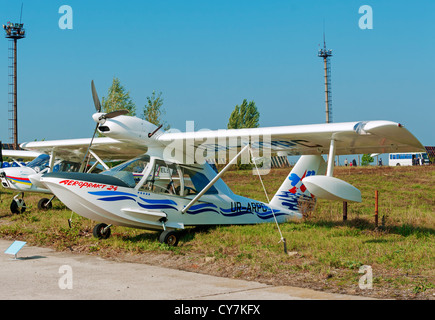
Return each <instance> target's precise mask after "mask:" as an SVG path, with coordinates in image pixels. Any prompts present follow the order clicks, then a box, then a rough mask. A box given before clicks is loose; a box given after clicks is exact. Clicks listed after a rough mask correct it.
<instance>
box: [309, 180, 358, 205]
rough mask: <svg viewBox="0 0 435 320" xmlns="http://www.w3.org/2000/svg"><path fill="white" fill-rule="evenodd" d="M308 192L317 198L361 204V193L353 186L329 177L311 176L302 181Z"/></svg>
mask: <svg viewBox="0 0 435 320" xmlns="http://www.w3.org/2000/svg"><path fill="white" fill-rule="evenodd" d="M302 182H303V184H304V185H305V186H306V187H307V189H308V191H309V192H310V193H311V194H313V195H315V196H316V197H317V198H321V199H326V200H340V201H353V202H361V201H362V200H361V191H359V190H358V189H357V188H355V187H354V186H353V185H351V184H349V183H347V182H345V181H343V180H340V179H337V178H334V177H329V176H309V177H306V178H304V179H303V180H302Z"/></svg>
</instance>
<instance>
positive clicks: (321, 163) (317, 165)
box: [270, 155, 326, 212]
mask: <svg viewBox="0 0 435 320" xmlns="http://www.w3.org/2000/svg"><path fill="white" fill-rule="evenodd" d="M325 168H326V163H325V160H323V158H322V156H320V155H319V156H313V155H307V156H301V157H300V159H299V161H298V162H297V163H296V165H295V166H294V167H293V169H292V171H291V172H290V173H289V175H288V176H287V177H286V178H285V180H284V182H283V183H282V185H281V187H280V188H279V189H278V191H277V193H276V194H275V196H274V197H273V198H272V200H271V201H270V205H272V206H274V207H283V208H284V209H288V210H292V211H297V212H301V205H302V204H303V203H304V202H310V203H313V199H314V198H313V196H312V195H311V193H310V192H309V191H308V190H307V188H306V187H305V185H304V184H303V183H302V179H304V178H306V177H309V176H314V175H318V174H324V171H325Z"/></svg>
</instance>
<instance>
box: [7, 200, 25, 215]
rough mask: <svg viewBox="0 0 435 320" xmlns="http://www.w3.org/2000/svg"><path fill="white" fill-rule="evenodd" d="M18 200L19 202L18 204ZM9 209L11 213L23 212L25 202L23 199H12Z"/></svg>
mask: <svg viewBox="0 0 435 320" xmlns="http://www.w3.org/2000/svg"><path fill="white" fill-rule="evenodd" d="M18 202H20V204H18ZM10 209H11V212H12V213H13V214H20V213H24V211H26V203H25V202H24V200H23V199H18V200H15V199H14V200H12V202H11V207H10Z"/></svg>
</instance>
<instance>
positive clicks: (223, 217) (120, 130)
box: [23, 86, 424, 245]
mask: <svg viewBox="0 0 435 320" xmlns="http://www.w3.org/2000/svg"><path fill="white" fill-rule="evenodd" d="M92 89H93V96H94V103H95V106H96V109H97V111H98V110H100V109H99V108H98V106H99V100H98V98H97V95H96V92H95V88H94V87H93V86H92ZM93 119H94V120H95V121H96V122H97V129H98V131H99V132H101V133H103V134H104V135H106V136H108V137H110V138H113V139H114V140H116V141H119V142H122V143H126V144H129V145H130V146H134V147H135V148H138V149H142V150H143V154H142V155H141V156H139V157H136V158H134V159H132V160H130V161H127V162H125V163H123V164H121V165H119V166H117V167H114V168H112V169H110V170H107V171H105V172H102V173H101V174H92V173H79V172H50V173H47V174H44V175H43V176H42V177H41V179H40V181H41V182H42V183H43V184H44V185H45V186H46V187H47V188H48V189H50V190H51V192H52V193H53V194H54V195H56V196H57V197H58V198H59V199H60V200H61V201H62V202H63V203H64V204H65V205H66V206H67V207H69V208H70V209H71V210H72V211H74V212H76V213H77V214H79V215H81V216H83V217H86V218H89V219H92V220H95V221H98V222H100V223H99V224H97V225H96V226H95V228H94V235H95V236H96V237H99V238H108V237H109V236H110V233H111V231H110V227H111V226H112V225H119V226H127V227H133V228H141V229H150V230H161V231H162V232H161V234H160V237H159V240H160V242H162V243H166V244H168V245H177V243H178V240H179V234H178V233H177V232H176V230H177V229H184V228H185V227H186V226H197V225H224V224H257V223H264V222H273V221H275V222H276V223H280V222H284V221H287V220H289V219H291V218H294V217H296V218H300V217H301V216H302V214H301V211H302V210H303V209H302V207H303V206H304V203H306V202H308V203H309V204H310V203H313V202H314V201H315V199H316V198H324V199H329V200H341V201H355V202H361V200H362V199H361V192H360V191H359V190H358V189H357V188H355V187H354V186H352V185H350V184H349V183H347V182H345V181H342V180H340V179H337V178H335V177H333V169H334V158H335V155H342V154H361V153H373V152H378V153H389V152H393V151H394V152H400V151H402V150H403V151H405V150H406V151H414V150H415V151H417V150H423V149H424V148H423V146H422V145H421V143H420V142H419V141H418V140H417V139H416V138H415V137H414V136H413V135H412V134H411V133H410V132H409V131H408V130H407V129H405V128H404V127H403V126H402V125H401V124H398V123H395V122H391V121H366V122H347V123H330V124H315V125H300V126H282V127H269V128H253V129H232V130H214V131H211V130H209V131H197V132H164V131H163V130H162V129H161V126H160V127H157V126H155V125H153V124H151V123H149V122H147V121H145V120H142V119H139V118H136V117H131V116H126V115H119V116H116V117H113V118H106V119H105V118H104V113H101V112H97V113H95V114H94V115H93ZM60 143H61V142H60ZM38 146H39V148H41V147H44V148H48V149H50V148H53V146H54V143H53V142H50V141H44V142H38V143H35V142H30V143H27V144H25V145H23V147H25V148H26V149H28V150H39V149H38ZM249 151H250V152H251V155H253V156H258V155H260V151H262V152H263V155H264V154H266V156H267V153H268V152H270V153H280V154H283V153H285V154H288V155H302V156H301V157H300V160H299V161H298V162H297V164H296V165H295V166H294V168H293V169H292V170H291V172H290V173H289V175H288V176H287V177H286V178H285V180H284V181H283V183H282V185H281V187H280V188H279V189H278V191H277V192H276V193H275V195H274V196H273V197H272V199H271V200H270V201H269V202H268V203H266V202H261V201H257V200H253V199H249V198H246V197H242V196H239V195H236V194H234V193H233V192H232V191H231V190H230V188H229V187H228V186H227V185H226V184H225V183H224V181H223V180H222V179H221V177H222V175H223V174H224V172H225V171H226V170H227V169H228V168H229V166H230V165H231V164H233V163H234V162H235V161H237V159H238V158H239V157H242V158H243V156H244V155H245V154H246V153H247V152H249ZM323 154H327V155H328V159H329V161H328V162H327V163H326V162H325V161H324V159H323V157H322V155H323ZM214 155H218V156H217V158H222V156H227V155H230V156H231V161H229V163H228V165H227V166H225V167H224V168H223V169H222V170H221V171H220V172H219V173H217V172H216V171H214V170H213V169H212V168H211V167H210V165H209V164H208V163H207V162H205V161H204V160H205V159H206V158H208V157H212V156H214ZM325 173H326V174H325Z"/></svg>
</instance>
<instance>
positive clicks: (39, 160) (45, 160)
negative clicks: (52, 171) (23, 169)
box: [27, 154, 50, 172]
mask: <svg viewBox="0 0 435 320" xmlns="http://www.w3.org/2000/svg"><path fill="white" fill-rule="evenodd" d="M49 161H50V156H49V155H47V154H41V155H39V156H37V157H36V158H35V159H33V160H32V161H31V162H29V163H28V164H27V167H29V168H32V169H33V170H35V171H36V172H40V171H42V170H44V169H45V168H48V166H49Z"/></svg>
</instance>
